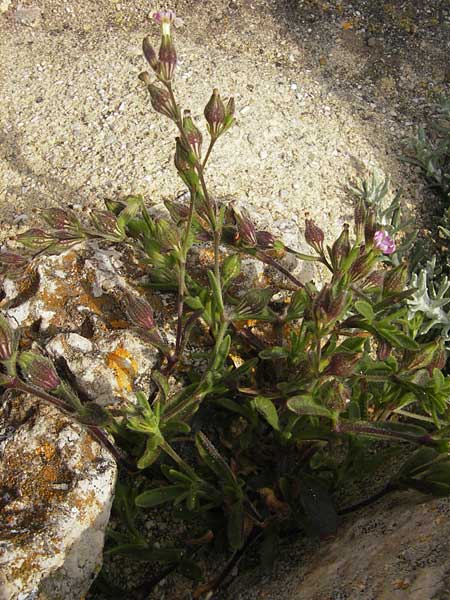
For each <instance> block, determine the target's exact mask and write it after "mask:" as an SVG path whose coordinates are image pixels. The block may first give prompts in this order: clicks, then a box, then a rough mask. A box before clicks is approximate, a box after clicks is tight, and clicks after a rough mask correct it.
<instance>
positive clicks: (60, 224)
mask: <svg viewBox="0 0 450 600" xmlns="http://www.w3.org/2000/svg"><path fill="white" fill-rule="evenodd" d="M41 215H42V218H43V219H44V221H45V222H46V223H48V224H49V225H50V227H53V229H61V230H62V229H64V230H67V229H78V227H79V225H80V222H79V220H78V219H77V217H76V216H75V213H74V212H73V211H71V210H70V209H63V208H57V207H55V208H47V209H45V210H43V211H42V212H41Z"/></svg>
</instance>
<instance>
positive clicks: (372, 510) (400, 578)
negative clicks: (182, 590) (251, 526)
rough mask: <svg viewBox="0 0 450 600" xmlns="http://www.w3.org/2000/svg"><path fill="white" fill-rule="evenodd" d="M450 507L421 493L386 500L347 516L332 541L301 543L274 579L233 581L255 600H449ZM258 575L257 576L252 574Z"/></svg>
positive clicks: (283, 554) (245, 598) (243, 597)
mask: <svg viewBox="0 0 450 600" xmlns="http://www.w3.org/2000/svg"><path fill="white" fill-rule="evenodd" d="M449 515H450V502H449V500H448V498H442V499H436V498H435V499H432V500H430V499H429V498H427V497H426V496H424V495H421V494H418V493H416V492H404V493H397V494H395V495H392V496H387V497H386V498H384V499H383V500H382V501H379V502H377V503H376V504H374V505H372V506H369V507H365V508H364V509H362V510H360V511H359V512H356V513H354V514H350V515H348V516H347V517H346V518H345V520H344V522H343V523H342V525H341V527H340V529H339V530H338V533H337V536H336V538H335V539H334V540H331V541H327V542H323V543H321V545H320V547H319V548H318V547H317V544H316V543H314V542H312V541H308V540H299V541H298V542H296V543H294V544H292V543H291V545H290V546H289V551H286V549H283V548H279V551H278V555H279V556H280V560H279V561H278V563H277V564H276V565H275V573H273V575H272V577H271V580H270V581H269V582H268V581H267V579H266V580H263V581H259V582H258V583H257V584H255V582H254V580H253V585H252V584H251V583H250V577H249V576H245V575H244V577H243V578H242V580H239V579H238V580H237V581H236V587H235V588H234V589H233V591H232V594H233V598H236V600H250V599H252V600H253V599H254V598H259V597H263V596H264V598H266V599H267V600H300V599H304V600H306V599H307V600H325V599H326V600H338V599H344V598H345V599H347V600H373V599H374V598H376V599H377V600H393V599H394V598H395V600H425V599H427V600H444V598H448V597H449V594H450V562H449V556H450V520H449ZM255 575H256V574H255V573H254V574H253V577H255Z"/></svg>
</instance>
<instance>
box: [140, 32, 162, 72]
mask: <svg viewBox="0 0 450 600" xmlns="http://www.w3.org/2000/svg"><path fill="white" fill-rule="evenodd" d="M142 51H143V53H144V56H145V58H146V59H147V62H148V64H149V65H150V66H151V68H152V69H153V70H154V71H155V72H156V73H157V72H158V69H159V60H158V57H157V56H156V52H155V49H154V48H153V46H152V43H151V41H150V37H149V36H147V37H145V38H144V39H143V40H142Z"/></svg>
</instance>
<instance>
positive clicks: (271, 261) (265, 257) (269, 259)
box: [256, 250, 306, 289]
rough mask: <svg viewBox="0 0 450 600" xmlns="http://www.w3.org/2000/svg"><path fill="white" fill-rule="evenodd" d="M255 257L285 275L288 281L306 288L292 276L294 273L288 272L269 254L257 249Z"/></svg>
mask: <svg viewBox="0 0 450 600" xmlns="http://www.w3.org/2000/svg"><path fill="white" fill-rule="evenodd" d="M256 257H257V258H259V260H260V261H261V262H263V263H265V264H266V265H270V266H271V267H273V268H274V269H276V270H277V271H279V272H280V273H283V275H284V276H285V277H287V278H288V279H289V281H292V283H294V284H295V285H296V286H297V287H299V288H304V289H306V288H305V286H304V285H303V283H302V282H301V281H299V280H298V279H297V278H296V277H294V275H292V273H290V272H289V271H288V270H287V269H285V268H284V267H283V266H281V265H280V264H279V263H277V261H276V260H275V259H273V258H272V257H271V256H269V255H268V254H266V253H265V252H262V251H260V250H259V251H258V252H257V253H256Z"/></svg>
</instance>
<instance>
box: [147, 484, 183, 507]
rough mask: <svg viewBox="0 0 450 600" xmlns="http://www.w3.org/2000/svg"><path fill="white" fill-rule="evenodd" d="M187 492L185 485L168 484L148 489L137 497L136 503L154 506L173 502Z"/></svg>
mask: <svg viewBox="0 0 450 600" xmlns="http://www.w3.org/2000/svg"><path fill="white" fill-rule="evenodd" d="M185 492H186V486H185V485H181V484H179V485H166V486H164V487H157V488H153V489H151V490H147V491H146V492H143V493H142V494H139V496H138V497H137V498H136V505H137V506H140V507H141V508H153V507H154V506H160V505H161V504H166V503H168V502H173V500H175V499H176V498H178V496H180V495H181V494H184V493H185Z"/></svg>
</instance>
